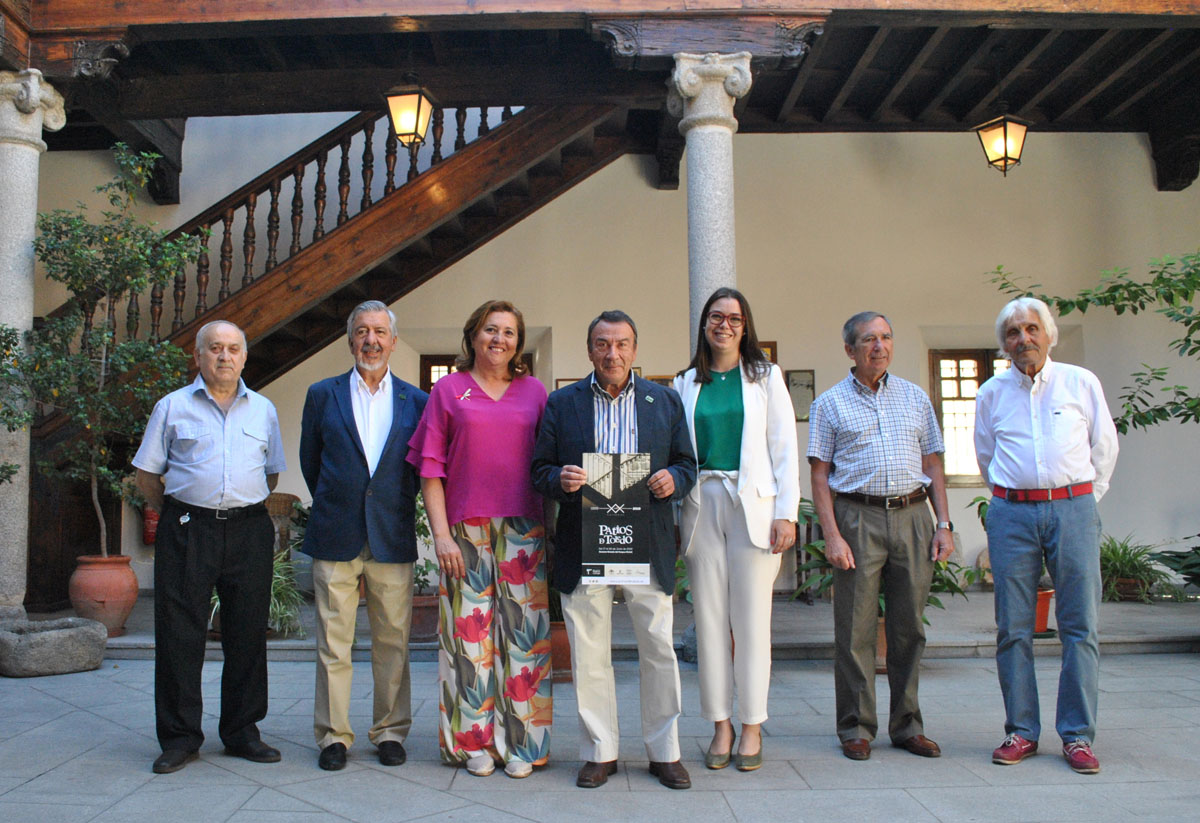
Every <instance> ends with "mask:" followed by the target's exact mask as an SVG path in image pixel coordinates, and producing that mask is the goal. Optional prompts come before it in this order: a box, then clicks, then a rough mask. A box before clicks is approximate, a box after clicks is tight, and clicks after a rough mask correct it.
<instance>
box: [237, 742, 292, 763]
mask: <svg viewBox="0 0 1200 823" xmlns="http://www.w3.org/2000/svg"><path fill="white" fill-rule="evenodd" d="M225 754H229V755H233V756H234V757H242V758H245V759H246V760H250V761H253V762H254V763H278V762H279V761H280V754H279V749H276V748H272V747H271V746H268V745H267V744H266V743H264V742H262V741H261V740H250V741H247V742H246V743H240V744H238V745H237V746H226V747H225Z"/></svg>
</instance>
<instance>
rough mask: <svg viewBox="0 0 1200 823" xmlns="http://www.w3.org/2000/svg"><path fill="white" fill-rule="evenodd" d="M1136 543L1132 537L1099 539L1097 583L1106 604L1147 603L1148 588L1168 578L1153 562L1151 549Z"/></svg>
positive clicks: (1109, 536) (1153, 547)
mask: <svg viewBox="0 0 1200 823" xmlns="http://www.w3.org/2000/svg"><path fill="white" fill-rule="evenodd" d="M1155 548H1157V547H1156V546H1149V545H1146V544H1144V543H1135V542H1134V539H1133V535H1132V534H1129V535H1126V536H1125V537H1124V538H1122V539H1120V540H1118V539H1117V538H1115V537H1113V536H1112V535H1110V534H1106V535H1104V536H1103V537H1102V538H1101V539H1100V583H1101V586H1102V587H1103V597H1104V600H1106V601H1116V600H1125V601H1131V600H1136V601H1139V602H1141V603H1149V602H1150V589H1151V588H1152V587H1153V586H1154V585H1155V584H1157V583H1166V582H1168V581H1169V580H1170V576H1169V575H1168V574H1167V573H1166V571H1164V570H1163V569H1161V568H1159V566H1158V565H1157V564H1156V563H1155V559H1154V554H1153V552H1154V549H1155Z"/></svg>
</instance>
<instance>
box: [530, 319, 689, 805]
mask: <svg viewBox="0 0 1200 823" xmlns="http://www.w3.org/2000/svg"><path fill="white" fill-rule="evenodd" d="M587 340H588V359H590V360H591V361H592V365H593V366H594V367H595V371H594V372H593V374H592V375H591V376H589V377H585V378H584V379H583V380H580V381H579V382H577V383H574V384H572V385H570V386H566V387H565V388H562V389H559V390H558V391H556V392H554V393H553V394H551V395H550V399H549V400H548V401H547V403H546V410H545V412H544V414H543V417H542V425H541V429H540V431H539V432H538V439H537V444H536V445H535V446H534V450H533V469H532V475H533V485H534V487H535V488H536V489H537V490H538V491H539V492H541V494H543V495H545V496H546V497H548V498H550V499H552V500H555V501H557V502H558V503H559V512H558V522H557V527H556V534H555V535H554V536H553V543H554V586H555V588H557V589H558V590H559V591H560V592H561V593H562V605H563V616H564V617H565V618H566V623H567V633H568V635H569V636H570V639H571V665H572V668H573V669H574V671H575V690H576V697H577V699H578V703H579V726H580V731H581V733H582V741H581V744H580V756H581V758H582V759H583V760H584V764H583V766H582V768H580V770H579V777H578V779H577V780H576V781H575V783H576V785H577V786H580V787H582V788H596V787H597V786H602V785H604V783H605V782H606V781H607V780H608V776H609V775H611V774H615V773H616V771H617V750H618V744H619V736H618V735H619V732H618V729H617V696H616V684H615V682H614V678H613V669H612V654H611V648H612V602H613V591H612V584H611V583H608V582H596V583H591V582H587V580H590V579H602V580H609V581H611V580H616V579H621V580H622V581H623V582H622V584H621V585H622V588H623V590H624V593H625V603H626V605H627V606H628V608H629V613H630V617H631V618H632V619H633V627H634V632H635V634H636V635H637V641H638V657H639V659H640V661H641V664H640V673H641V706H642V737H643V740H644V742H645V744H646V754H647V756H648V757H649V760H650V773H651V774H653V775H654V776H656V777H657V778H658V779H659V782H660V783H662V784H663V785H664V786H667V787H668V788H672V789H687V788H690V787H691V785H692V783H691V779H690V778H689V777H688V773H687V770H686V769H685V768H684V767H683V764H681V763H680V762H679V733H678V728H677V725H678V718H679V712H680V705H681V702H682V700H681V697H680V685H679V664H678V663H677V661H676V659H675V648H674V638H673V634H672V616H673V615H672V608H671V593H672V590H673V584H674V580H675V528H674V519H673V517H672V512H671V502H672V501H673V500H679V499H682V498H683V497H684V496H685V495H686V494H687V493H688V492H689V491H690V490H691V488H692V486H693V485H694V484H695V482H696V459H695V457H694V456H693V453H692V446H691V440H690V438H689V436H688V431H687V426H686V425H685V423H684V419H683V405H682V403H681V401H680V399H679V395H677V394H676V393H675V392H674V391H672V390H671V389H668V388H665V387H663V386H659V385H658V384H656V383H651V382H650V381H647V380H642V379H640V378H638V377H637V376H635V375H633V374H631V370H632V368H633V361H634V359H635V358H636V357H637V327H636V326H635V325H634V323H633V320H632V318H630V317H629V315H627V314H625V313H624V312H621V311H606V312H604V313H603V314H601V315H600V316H599V317H597V318H596V319H595V320H593V321H592V323H591V325H590V326H589V327H588V338H587ZM585 455H590V456H588V457H586V458H585ZM606 455H614V457H609V458H608V459H607V461H605V460H604V459H603V456H606ZM585 467H589V468H591V469H593V472H589V471H588V468H585ZM597 469H598V470H599V472H600V473H599V474H595V473H594V472H595V470H597ZM606 471H607V474H606ZM639 472H645V474H643V475H642V477H646V475H647V474H648V479H641V478H638V480H637V481H635V483H634V485H640V486H641V487H642V488H644V489H646V490H648V492H649V494H648V495H646V496H645V497H644V498H643V499H644V500H645V503H644V504H643V505H644V508H645V509H646V510H647V511H648V514H647V516H645V517H644V518H643V519H644V521H645V526H644V531H642V532H640V533H641V534H644V535H645V537H644V538H639V537H638V536H637V535H638V534H639V529H638V525H637V518H636V517H634V518H632V519H627V518H621V517H619V518H617V519H616V521H615V522H605V521H604V520H601V519H599V514H600V513H599V512H591V513H590V514H589V515H588V516H587V517H586V520H589V521H591V523H590V526H591V528H592V529H593V530H594V531H593V532H592V534H591V537H590V540H591V541H592V543H593V548H594V549H596V550H597V552H598V556H599V557H602V558H603V562H602V563H599V564H597V563H595V559H596V558H590V559H589V560H588V561H587V565H588V566H589V567H592V566H596V565H599V566H603V567H604V568H603V572H602V574H600V575H592V574H591V573H590V572H592V571H595V570H596V569H593V568H589V574H588V578H587V579H585V580H582V581H581V577H582V576H583V566H584V563H585V558H584V554H583V550H584V542H585V539H584V529H585V515H584V512H583V509H584V505H585V500H589V498H590V501H589V502H587V505H588V508H589V509H592V508H593V507H595V508H603V509H604V510H606V511H607V510H608V509H609V508H611V507H626V508H632V507H634V506H637V505H639V504H638V503H637V502H631V501H622V500H615V501H613V500H610V501H607V502H605V503H604V505H603V506H601V505H599V504H598V503H597V501H598V500H599V499H600V498H602V497H606V496H612V495H613V494H615V493H616V492H618V491H619V490H620V487H621V486H626V487H627V488H632V486H630V485H629V483H630V478H632V477H636V476H637V474H638V473H639ZM622 478H624V481H623V480H622ZM585 486H586V490H585ZM614 487H615V488H614ZM606 490H607V492H608V493H609V494H608V495H605V491H606ZM605 529H607V530H608V531H607V533H606V534H605V535H604V536H603V538H601V532H604V531H605ZM626 529H631V531H630V532H629V533H628V534H629V535H632V537H633V540H632V542H631V543H630V544H625V542H624V538H625V536H626V533H625V530H626ZM625 548H628V549H629V551H628V552H627V553H626V552H625ZM647 562H648V568H647V569H646V571H647V572H648V577H646V578H643V579H645V580H648V582H647V583H630V582H624V581H626V580H632V579H635V578H634V575H635V574H636V573H637V571H638V569H637V568H636V567H638V566H641V565H642V564H646V563H647ZM643 568H644V566H643ZM627 572H628V573H629V574H628V576H626V573H627Z"/></svg>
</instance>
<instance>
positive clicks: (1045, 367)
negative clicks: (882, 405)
mask: <svg viewBox="0 0 1200 823" xmlns="http://www.w3.org/2000/svg"><path fill="white" fill-rule="evenodd" d="M996 337H997V339H998V340H999V342H1000V347H1001V349H1003V351H1004V354H1005V356H1007V357H1008V358H1010V359H1011V360H1012V364H1013V368H1011V369H1009V370H1008V371H1007V372H1004V373H1002V374H999V375H997V376H996V377H993V378H992V379H991V380H989V381H987V382H986V383H984V384H983V386H982V387H980V389H979V395H978V397H976V400H975V453H976V456H977V457H978V459H979V471H980V473H981V474H982V475H983V476H984V477H985V478H987V481H988V483H989V484H990V485H991V486H992V491H993V495H994V496H993V497H992V500H991V504H990V506H989V507H988V514H987V535H988V551H989V554H990V555H991V562H992V575H993V576H994V578H995V581H996V670H997V673H998V674H999V676H1000V689H1001V691H1002V692H1003V693H1004V711H1005V722H1004V731H1005V734H1006V735H1007V736H1006V737H1005V739H1004V742H1003V743H1002V744H1001V745H1000V747H999V748H998V749H996V750H995V751H994V752H993V753H992V762H993V763H999V764H1001V765H1005V766H1011V765H1013V764H1016V763H1019V762H1021V761H1022V760H1023V759H1025V758H1026V757H1028V756H1029V755H1031V754H1033V753H1035V752H1036V751H1037V741H1038V735H1039V733H1040V732H1041V716H1040V709H1039V707H1038V693H1037V682H1036V680H1035V678H1034V671H1033V617H1034V608H1035V605H1036V602H1037V583H1038V580H1039V579H1040V578H1041V576H1042V564H1043V562H1044V563H1045V567H1046V568H1047V569H1048V570H1049V572H1050V576H1051V578H1053V580H1054V587H1055V610H1054V614H1055V618H1056V619H1057V621H1058V633H1059V637H1060V639H1061V640H1062V670H1061V672H1060V673H1059V678H1058V714H1057V722H1056V724H1055V726H1056V729H1057V731H1058V735H1059V737H1061V738H1062V741H1063V756H1064V757H1065V758H1066V760H1067V763H1068V764H1069V765H1070V766H1071V768H1072V769H1074V770H1075V771H1077V772H1079V773H1081V774H1095V773H1096V772H1098V771H1100V763H1099V762H1098V761H1097V760H1096V757H1095V755H1093V754H1092V748H1091V746H1092V741H1093V740H1094V739H1095V736H1096V697H1097V692H1098V691H1099V685H1098V681H1099V673H1100V643H1099V637H1098V634H1097V631H1096V623H1097V619H1096V618H1097V610H1098V607H1099V604H1100V516H1099V515H1098V514H1097V512H1096V501H1098V500H1099V499H1100V498H1101V497H1102V496H1103V495H1104V493H1105V492H1106V491H1107V490H1108V481H1109V478H1110V477H1111V476H1112V472H1113V466H1114V465H1115V464H1116V462H1117V430H1116V426H1114V425H1113V420H1112V415H1110V414H1109V411H1108V404H1107V403H1106V402H1105V400H1104V390H1103V389H1102V388H1101V387H1100V381H1099V380H1097V379H1096V376H1095V375H1094V374H1092V373H1091V372H1089V371H1087V370H1086V369H1082V368H1080V367H1078V366H1071V365H1067V364H1066V363H1056V362H1054V361H1052V360H1051V359H1050V356H1049V354H1050V349H1051V348H1053V347H1054V345H1055V344H1056V343H1057V342H1058V328H1057V326H1056V325H1055V323H1054V318H1053V317H1052V316H1051V314H1050V309H1049V308H1048V307H1047V306H1046V304H1045V303H1043V302H1042V301H1041V300H1038V299H1036V298H1032V297H1021V298H1018V299H1016V300H1013V301H1011V302H1010V303H1008V304H1007V305H1005V307H1004V308H1003V309H1001V311H1000V315H999V316H998V317H997V318H996Z"/></svg>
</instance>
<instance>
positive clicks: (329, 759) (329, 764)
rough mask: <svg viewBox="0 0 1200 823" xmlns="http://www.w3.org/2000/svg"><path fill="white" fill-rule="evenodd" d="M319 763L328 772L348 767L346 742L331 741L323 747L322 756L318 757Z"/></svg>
mask: <svg viewBox="0 0 1200 823" xmlns="http://www.w3.org/2000/svg"><path fill="white" fill-rule="evenodd" d="M317 765H318V766H320V767H321V768H322V769H324V770H325V771H327V772H336V771H339V770H340V769H344V768H346V744H345V743H330V744H329V745H328V746H326V747H325V748H323V749H321V756H320V757H318V758H317Z"/></svg>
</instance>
